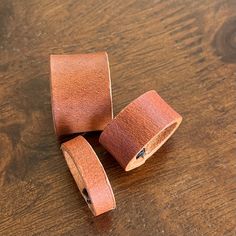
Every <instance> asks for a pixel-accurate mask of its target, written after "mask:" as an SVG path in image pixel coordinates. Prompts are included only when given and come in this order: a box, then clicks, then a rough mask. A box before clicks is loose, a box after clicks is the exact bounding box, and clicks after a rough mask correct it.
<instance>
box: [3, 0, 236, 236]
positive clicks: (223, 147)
mask: <svg viewBox="0 0 236 236" xmlns="http://www.w3.org/2000/svg"><path fill="white" fill-rule="evenodd" d="M104 50H105V51H108V54H109V58H110V66H111V76H112V86H113V102H114V111H115V114H117V113H118V112H119V111H120V110H121V109H122V108H123V107H124V106H125V105H127V104H128V103H129V102H130V101H132V100H133V99H134V98H136V97H138V96H139V95H140V94H142V93H143V92H145V91H147V90H151V89H156V90H157V91H158V93H159V94H160V95H161V96H162V97H163V98H164V99H165V100H166V101H167V102H168V103H169V104H171V105H172V106H173V107H174V108H175V109H176V110H177V111H178V112H179V113H180V114H181V115H182V116H183V118H184V121H183V123H182V125H181V127H180V129H179V130H178V131H177V132H176V133H175V135H174V136H173V137H172V138H171V139H170V140H169V141H168V142H167V143H166V144H165V145H164V146H163V147H162V148H161V149H160V150H159V151H158V152H157V153H156V154H155V155H154V156H153V157H152V158H150V159H149V160H148V161H147V163H146V164H145V165H143V166H142V167H140V168H138V169H135V170H133V171H131V172H128V173H126V172H124V171H123V170H122V169H121V167H120V166H119V165H118V163H117V162H116V161H115V160H114V159H113V158H112V157H111V156H110V155H109V154H108V153H107V152H106V151H105V150H104V149H103V148H102V147H101V146H100V145H99V144H98V142H97V139H98V136H99V134H98V133H95V134H89V135H88V139H89V140H90V142H91V144H92V145H93V146H94V148H95V149H96V152H97V154H98V155H99V157H100V160H101V161H102V163H103V165H104V168H105V170H106V172H107V175H108V177H109V179H110V182H111V184H112V187H113V190H114V193H115V196H116V201H117V209H116V210H115V211H113V212H110V213H109V214H105V215H102V216H99V217H97V218H94V217H92V215H91V213H90V212H89V209H88V208H87V206H86V203H85V202H84V200H83V198H82V197H81V196H80V194H79V192H78V189H77V187H76V184H75V183H74V181H73V178H72V176H71V175H70V172H69V170H68V168H67V166H66V162H65V161H64V159H63V156H62V154H61V152H60V150H59V146H58V143H57V141H56V138H55V136H54V131H53V125H52V118H51V107H50V92H49V54H51V53H54V54H62V53H87V52H94V51H104ZM235 63H236V3H235V0H208V1H203V0H198V1H194V0H178V1H176V0H166V1H161V0H160V1H158V0H151V1H150V0H126V1H122V0H116V1H115V0H113V1H112V0H103V1H100V0H89V1H85V0H79V1H77V0H69V1H63V0H58V1H53V0H41V1H36V0H32V1H27V0H19V1H14V0H2V1H1V2H0V184H1V185H0V186H1V187H0V235H4V236H5V235H204V236H205V235H217V236H218V235H236V159H235V158H236V155H235V154H236V119H235V117H236V70H235V69H236V65H235Z"/></svg>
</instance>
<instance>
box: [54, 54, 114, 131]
mask: <svg viewBox="0 0 236 236" xmlns="http://www.w3.org/2000/svg"><path fill="white" fill-rule="evenodd" d="M50 65H51V103H52V114H53V119H54V128H55V131H56V134H57V135H58V136H61V135H65V134H72V133H80V132H87V131H98V130H103V129H104V127H105V126H106V125H107V124H108V123H109V122H110V121H111V119H112V118H113V111H112V97H111V81H110V71H109V62H108V56H107V53H105V52H101V53H94V54H78V55H51V57H50Z"/></svg>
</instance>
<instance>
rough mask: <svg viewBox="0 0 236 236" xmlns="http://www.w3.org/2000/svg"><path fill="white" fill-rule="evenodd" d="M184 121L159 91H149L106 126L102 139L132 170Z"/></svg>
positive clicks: (110, 150)
mask: <svg viewBox="0 0 236 236" xmlns="http://www.w3.org/2000/svg"><path fill="white" fill-rule="evenodd" d="M181 121H182V117H181V116H180V115H179V114H178V113H177V112H176V111H174V110H173V109H172V108H171V107H170V106H169V105H168V104H167V103H166V102H165V101H164V100H163V99H162V98H161V97H160V96H159V95H158V94H157V93H156V91H149V92H146V93H145V94H143V95H142V96H140V97H138V98H137V99H136V100H134V101H133V102H131V103H130V104H129V105H128V106H127V107H125V108H124V109H123V110H122V111H121V112H120V113H119V114H118V115H117V116H116V117H115V118H114V119H113V120H112V121H111V123H110V124H109V125H108V126H107V127H106V128H105V129H104V131H103V132H102V134H101V136H100V139H99V141H100V143H101V144H102V145H103V146H104V147H105V148H106V149H107V150H108V151H109V152H110V153H111V154H112V155H113V156H114V157H115V158H116V160H117V161H118V162H119V163H120V165H121V166H122V167H123V168H124V169H125V170H126V171H129V170H132V169H134V168H136V167H138V166H140V165H142V164H144V162H145V161H146V160H147V159H148V158H149V157H150V156H151V155H152V154H153V153H155V152H156V151H157V150H158V149H159V148H160V147H161V146H162V145H163V144H164V143H165V142H166V141H167V139H168V138H170V136H171V135H172V134H173V133H174V132H175V130H176V129H177V128H178V126H179V125H180V123H181Z"/></svg>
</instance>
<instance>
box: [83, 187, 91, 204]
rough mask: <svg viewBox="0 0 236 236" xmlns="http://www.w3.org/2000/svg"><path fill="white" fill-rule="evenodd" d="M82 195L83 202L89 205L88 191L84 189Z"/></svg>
mask: <svg viewBox="0 0 236 236" xmlns="http://www.w3.org/2000/svg"><path fill="white" fill-rule="evenodd" d="M82 194H83V196H84V199H85V201H86V202H87V203H88V204H91V203H92V202H91V199H90V197H89V194H88V191H87V189H86V188H84V189H83V190H82Z"/></svg>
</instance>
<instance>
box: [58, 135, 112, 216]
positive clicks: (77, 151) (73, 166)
mask: <svg viewBox="0 0 236 236" xmlns="http://www.w3.org/2000/svg"><path fill="white" fill-rule="evenodd" d="M61 149H62V151H63V154H64V156H65V159H66V162H67V164H68V166H69V169H70V171H71V173H72V175H73V177H74V179H75V182H76V184H77V186H78V188H79V190H80V192H81V194H82V195H83V197H84V199H85V201H86V202H87V204H88V206H89V208H90V209H91V211H92V212H93V214H94V215H95V216H97V215H100V214H102V213H104V212H107V211H110V210H112V209H114V208H115V207H116V203H115V198H114V195H113V191H112V188H111V185H110V182H109V180H108V178H107V175H106V173H105V171H104V169H103V166H102V165H101V163H100V161H99V159H98V157H97V155H96V154H95V152H94V150H93V149H92V147H91V146H90V145H89V143H88V142H87V141H86V140H85V138H83V137H82V136H78V137H76V138H74V139H72V140H70V141H67V142H65V143H63V144H62V145H61Z"/></svg>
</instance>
